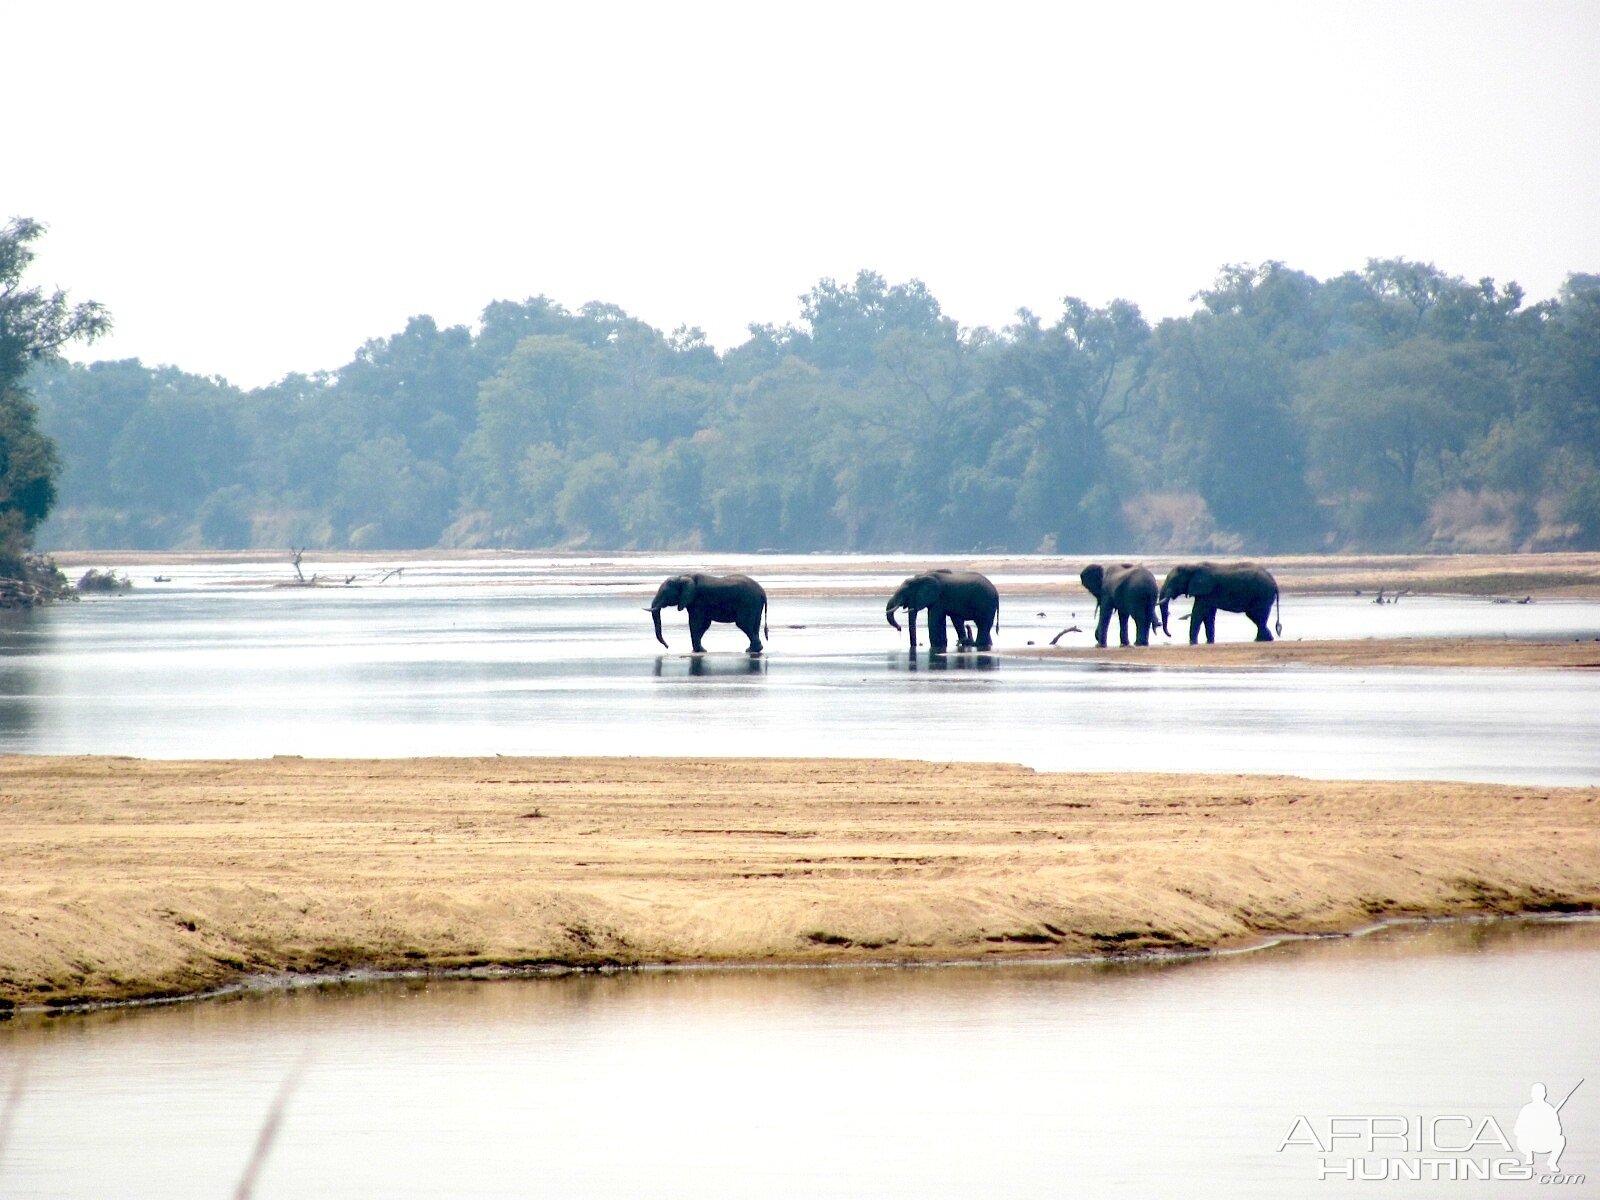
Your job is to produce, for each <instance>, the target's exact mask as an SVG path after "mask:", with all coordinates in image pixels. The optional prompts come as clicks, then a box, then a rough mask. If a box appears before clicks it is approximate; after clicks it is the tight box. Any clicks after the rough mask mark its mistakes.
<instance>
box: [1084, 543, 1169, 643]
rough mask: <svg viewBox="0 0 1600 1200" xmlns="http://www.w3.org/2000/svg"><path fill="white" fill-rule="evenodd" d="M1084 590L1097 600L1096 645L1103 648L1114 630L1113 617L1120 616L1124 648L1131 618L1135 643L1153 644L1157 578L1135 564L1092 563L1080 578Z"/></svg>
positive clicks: (1164, 625)
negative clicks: (1114, 615) (1151, 636)
mask: <svg viewBox="0 0 1600 1200" xmlns="http://www.w3.org/2000/svg"><path fill="white" fill-rule="evenodd" d="M1078 578H1079V579H1081V580H1082V581H1083V586H1084V587H1085V588H1087V589H1088V590H1089V593H1090V594H1091V595H1093V596H1094V598H1095V602H1096V604H1097V606H1098V607H1097V609H1096V613H1097V619H1096V621H1095V624H1094V644H1095V645H1096V646H1104V645H1105V644H1106V633H1107V631H1108V630H1109V629H1110V627H1111V615H1112V613H1115V614H1116V616H1117V631H1118V633H1119V634H1121V637H1122V644H1123V645H1124V646H1126V645H1127V644H1128V618H1129V617H1132V618H1133V628H1134V637H1135V641H1136V643H1137V644H1138V645H1140V646H1148V645H1149V644H1150V626H1152V625H1155V624H1157V621H1156V577H1155V576H1154V575H1152V574H1150V572H1149V571H1147V570H1146V569H1145V568H1144V567H1139V566H1135V565H1134V564H1133V563H1120V564H1117V565H1114V566H1109V567H1103V566H1101V565H1100V564H1099V563H1090V564H1089V565H1088V566H1087V567H1085V568H1084V569H1083V571H1082V572H1081V573H1080V574H1079V575H1078ZM1160 625H1161V632H1162V633H1166V631H1167V621H1166V613H1165V612H1163V613H1162V615H1161V621H1160Z"/></svg>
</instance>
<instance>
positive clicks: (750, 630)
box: [739, 609, 761, 654]
mask: <svg viewBox="0 0 1600 1200" xmlns="http://www.w3.org/2000/svg"><path fill="white" fill-rule="evenodd" d="M739 630H740V632H741V633H743V634H744V635H745V637H747V638H749V639H750V653H751V654H760V653H761V610H760V609H757V610H756V611H755V613H753V614H752V615H750V616H748V617H745V618H744V620H741V621H740V622H739Z"/></svg>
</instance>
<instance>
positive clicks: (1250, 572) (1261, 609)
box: [1160, 562, 1283, 646]
mask: <svg viewBox="0 0 1600 1200" xmlns="http://www.w3.org/2000/svg"><path fill="white" fill-rule="evenodd" d="M1174 596H1193V597H1194V609H1193V611H1191V612H1190V614H1189V644H1190V645H1191V646H1192V645H1194V644H1195V643H1196V642H1198V641H1199V640H1200V630H1201V628H1202V627H1203V628H1204V629H1205V631H1206V641H1208V642H1215V641H1216V640H1217V609H1219V608H1220V609H1223V610H1225V611H1227V612H1237V613H1244V615H1245V616H1247V617H1249V618H1250V619H1251V620H1252V621H1254V622H1255V626H1256V641H1258V642H1270V641H1271V640H1272V634H1271V633H1269V632H1267V618H1268V617H1269V616H1271V615H1272V606H1273V605H1275V604H1278V581H1277V580H1276V579H1274V578H1273V577H1272V572H1270V571H1268V570H1267V569H1266V568H1265V567H1261V566H1257V565H1256V564H1255V563H1252V562H1242V563H1220V564H1219V563H1212V562H1201V563H1182V564H1180V565H1179V566H1176V567H1173V568H1172V570H1170V571H1168V572H1167V577H1166V579H1165V580H1164V581H1163V582H1162V584H1161V595H1160V600H1161V605H1162V611H1163V612H1165V610H1166V605H1167V604H1168V603H1169V602H1170V601H1171V600H1172V598H1173V597H1174ZM1275 628H1276V630H1277V631H1278V632H1279V633H1282V632H1283V609H1282V606H1281V605H1280V606H1279V609H1278V621H1277V624H1276V626H1275Z"/></svg>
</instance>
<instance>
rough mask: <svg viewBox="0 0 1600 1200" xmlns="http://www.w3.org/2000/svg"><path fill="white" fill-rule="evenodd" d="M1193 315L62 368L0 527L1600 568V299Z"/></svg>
mask: <svg viewBox="0 0 1600 1200" xmlns="http://www.w3.org/2000/svg"><path fill="white" fill-rule="evenodd" d="M1195 299H1196V306H1195V309H1194V311H1193V312H1192V313H1191V314H1190V315H1189V316H1187V317H1183V318H1178V319H1172V320H1166V321H1162V322H1161V323H1160V324H1159V325H1157V326H1156V327H1155V328H1151V327H1150V325H1149V324H1148V323H1147V322H1146V321H1145V319H1144V317H1143V316H1142V315H1141V314H1140V312H1139V310H1138V308H1137V307H1135V306H1134V305H1132V304H1130V303H1128V302H1126V301H1123V300H1113V301H1111V302H1110V303H1108V304H1106V305H1104V306H1098V307H1097V306H1094V305H1091V304H1090V303H1088V302H1086V301H1084V300H1082V299H1079V298H1076V297H1072V296H1068V297H1066V298H1065V299H1064V300H1063V301H1062V303H1061V307H1060V309H1059V310H1058V311H1056V312H1054V313H1049V314H1044V315H1036V314H1034V313H1031V312H1028V311H1026V310H1023V311H1020V312H1019V313H1018V314H1017V317H1016V319H1015V321H1014V322H1013V323H1011V324H1010V325H1008V326H1007V327H1005V328H1004V329H1001V330H998V331H995V330H990V329H984V328H980V329H965V330H964V329H961V328H959V327H958V326H957V324H956V323H955V322H954V321H953V320H951V319H950V318H949V317H948V316H946V315H945V314H944V313H943V311H942V310H941V308H940V306H939V303H938V301H937V300H936V299H935V298H934V297H933V295H932V294H931V293H930V292H929V290H928V289H927V287H926V286H925V285H924V284H922V283H920V282H918V281H916V280H912V281H909V282H907V283H896V284H891V283H890V282H888V281H887V280H885V279H884V278H883V277H882V276H880V275H877V274H875V273H873V272H870V271H863V272H861V273H860V274H858V275H857V276H856V277H855V278H854V279H853V280H851V281H849V282H848V283H841V282H838V281H836V280H832V279H824V280H821V281H820V282H819V283H818V284H817V285H816V287H814V288H813V289H811V290H810V291H809V292H808V293H806V294H805V295H804V296H801V297H800V313H801V320H800V321H799V322H798V323H797V324H793V325H781V326H774V325H763V326H753V327H751V329H750V331H749V336H748V338H747V339H746V340H745V341H744V342H743V343H742V344H740V345H738V346H736V347H733V348H731V349H730V350H728V351H727V352H726V353H723V354H721V355H719V354H717V353H716V352H715V351H713V350H712V349H711V348H710V347H709V346H708V345H707V344H706V341H705V337H704V334H702V333H701V332H700V331H699V330H696V329H689V328H680V329H677V330H674V331H672V332H671V333H670V334H663V333H661V332H659V331H657V330H655V329H652V328H651V327H649V326H648V325H646V324H644V323H643V322H641V321H638V320H636V319H634V318H632V317H630V316H629V315H628V314H627V313H625V312H623V311H622V310H620V309H618V308H616V307H615V306H613V305H607V304H600V303H595V304H588V305H585V306H583V307H582V308H580V309H578V310H576V311H569V310H568V309H566V308H564V307H562V306H561V305H559V304H556V303H554V302H553V301H551V300H549V299H548V298H546V297H533V298H530V299H527V300H523V301H508V300H499V301H495V302H494V303H492V304H490V305H489V306H488V307H487V308H485V309H484V311H483V313H482V316H481V319H480V321H479V323H478V325H477V327H476V328H475V329H473V328H468V327H466V326H454V327H451V328H443V329H442V328H440V327H438V326H437V324H436V323H435V322H434V321H433V320H432V319H431V318H428V317H421V316H419V317H414V318H412V320H411V321H409V322H408V323H407V324H406V327H405V328H404V329H403V330H401V331H400V332H398V333H396V334H394V335H392V336H390V337H388V338H380V339H374V340H372V341H369V342H368V343H366V344H365V345H364V346H362V347H360V348H359V350H357V352H356V354H355V356H354V357H353V359H352V361H351V362H350V363H348V364H347V365H346V366H344V367H342V368H341V369H339V370H337V371H333V372H329V373H327V374H319V375H298V374H296V375H290V376H288V377H286V378H284V379H283V380H280V381H279V382H278V383H276V384H274V385H272V386H270V387H265V388H258V389H255V390H253V391H249V392H243V391H240V390H239V389H237V388H234V387H232V386H230V385H229V384H227V383H226V382H225V381H223V380H220V379H207V378H200V377H197V376H192V375H187V374H184V373H183V372H181V371H178V370H176V369H174V368H171V367H160V368H148V367H145V366H143V365H141V364H140V363H138V362H136V361H132V362H116V363H106V362H102V363H95V364H93V365H90V366H69V365H66V364H63V363H61V362H59V361H52V360H51V358H50V356H49V355H45V356H42V357H40V358H38V359H37V360H36V361H34V364H33V367H32V373H31V375H30V386H31V387H32V389H33V392H34V393H35V395H36V397H37V400H38V404H39V416H38V424H39V427H40V428H42V429H43V430H44V431H45V432H46V433H48V434H49V435H50V436H51V437H54V438H55V439H56V440H57V442H58V443H59V445H60V447H61V460H60V461H61V463H62V464H63V466H62V468H61V470H60V473H59V477H58V476H57V474H56V467H55V460H54V459H53V458H51V457H50V455H49V448H48V442H47V441H46V440H45V439H43V438H40V439H39V440H38V441H37V443H30V442H29V441H28V438H27V436H26V434H27V428H26V427H27V426H28V425H29V423H30V421H31V418H32V410H31V409H13V413H14V414H15V415H16V417H17V418H18V420H19V422H20V426H21V428H18V429H17V430H14V431H11V432H6V428H5V427H4V426H3V424H0V433H5V435H6V437H7V438H8V442H7V444H8V445H9V446H13V447H15V448H16V449H15V451H14V452H13V457H14V458H15V460H16V462H17V464H18V466H17V469H16V471H15V472H14V473H13V477H14V479H15V480H16V486H15V487H14V488H13V490H11V491H9V492H6V493H4V495H5V496H6V497H9V502H10V504H11V506H12V507H11V511H12V512H13V513H14V514H15V515H14V517H13V518H12V519H13V521H14V522H15V523H16V528H17V530H18V531H19V536H21V535H25V534H26V532H27V530H28V529H31V528H32V526H31V525H29V524H28V522H29V521H30V520H32V521H33V522H34V524H37V522H38V518H39V516H41V515H42V513H43V512H44V511H45V510H47V509H48V508H49V504H48V500H47V497H46V495H45V492H44V491H43V490H39V489H43V488H44V487H45V485H46V484H48V483H49V481H52V480H56V479H57V478H59V487H60V494H61V503H60V504H59V505H58V506H57V508H56V509H55V511H54V513H53V514H52V515H51V517H50V519H49V522H48V524H46V525H45V526H43V528H42V530H41V533H40V536H41V537H48V538H49V539H50V540H51V541H52V542H53V543H55V544H73V545H95V546H100V547H115V546H127V547H151V548H155V547H184V548H191V547H217V548H237V547H244V546H250V545H254V546H261V547H267V546H271V547H281V546H283V545H286V544H294V545H308V546H313V547H316V548H322V549H328V548H360V547H371V548H380V547H381V548H386V549H400V548H407V547H419V548H421V547H430V546H441V547H451V546H454V547H478V546H484V547H524V548H538V547H561V546H565V547H575V546H585V547H590V548H595V549H603V548H605V549H629V548H637V549H702V548H703V549H709V550H726V551H734V550H748V551H756V550H767V549H781V550H788V551H807V550H841V551H848V550H859V551H914V552H927V553H933V552H954V553H959V552H969V551H974V550H991V549H1004V550H1011V551H1031V550H1057V551H1061V552H1071V553H1082V554H1090V553H1106V552H1117V551H1129V552H1131V551H1134V550H1138V549H1145V550H1160V551H1163V552H1174V553H1176V552H1181V551H1185V550H1198V551H1208V552H1215V553H1251V552H1258V551H1267V550H1276V551H1293V550H1317V549H1437V550H1453V549H1474V550H1491V549H1500V550H1511V549H1518V548H1558V547H1570V548H1600V277H1595V276H1583V275H1574V276H1573V277H1572V278H1571V280H1569V282H1568V285H1567V287H1566V288H1565V289H1564V290H1563V292H1562V293H1561V295H1560V296H1559V297H1558V298H1557V299H1555V300H1552V301H1549V302H1547V303H1543V304H1538V305H1533V306H1524V304H1523V297H1522V293H1521V291H1520V289H1518V288H1517V287H1516V286H1515V285H1506V286H1497V285H1495V284H1494V283H1493V282H1492V281H1488V280H1483V281H1480V282H1478V283H1468V282H1466V281H1464V280H1461V279H1457V278H1454V277H1452V276H1449V275H1446V274H1444V273H1442V272H1440V271H1438V270H1437V269H1435V268H1434V267H1432V266H1429V265H1427V264H1421V263H1414V262H1409V261H1406V260H1403V259H1378V260H1373V261H1372V262H1369V263H1368V264H1367V266H1366V267H1365V268H1364V269H1363V270H1361V271H1353V272H1347V273H1345V274H1343V275H1340V276H1338V277H1336V278H1333V279H1329V280H1326V281H1320V280H1317V279H1315V278H1313V277H1312V276H1310V275H1307V274H1305V273H1304V272H1300V271H1297V270H1294V269H1292V268H1290V267H1288V266H1286V265H1285V264H1283V263H1277V262H1268V263H1262V264H1259V265H1254V266H1248V265H1231V266H1227V267H1224V268H1223V269H1222V270H1221V271H1220V272H1219V274H1218V276H1217V278H1216V280H1215V281H1214V282H1213V284H1212V285H1211V286H1210V287H1209V288H1207V289H1205V290H1204V291H1202V292H1200V293H1199V294H1198V295H1197V296H1196V298H1195ZM58 311H59V310H58ZM63 319H64V318H63ZM69 323H70V322H69ZM54 328H56V329H58V330H60V329H62V328H64V326H62V325H61V324H60V323H59V322H58V324H57V325H56V326H55V327H54ZM0 416H3V414H0ZM29 479H32V480H35V481H43V482H42V483H38V482H36V484H35V488H36V491H35V492H33V493H29V492H28V491H27V486H28V485H27V481H28V480H29Z"/></svg>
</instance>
